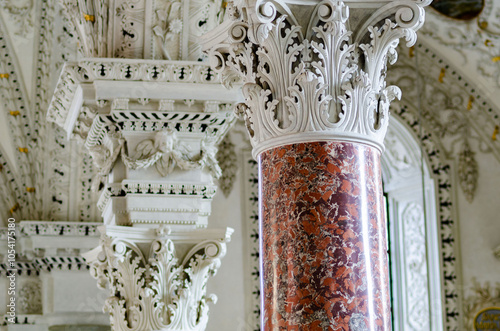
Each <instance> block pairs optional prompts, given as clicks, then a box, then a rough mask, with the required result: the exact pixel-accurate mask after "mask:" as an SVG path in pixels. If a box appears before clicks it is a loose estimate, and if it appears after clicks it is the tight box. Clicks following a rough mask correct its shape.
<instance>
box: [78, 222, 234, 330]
mask: <svg viewBox="0 0 500 331" xmlns="http://www.w3.org/2000/svg"><path fill="white" fill-rule="evenodd" d="M159 230H160V231H157V232H156V235H155V236H154V237H155V238H153V240H151V241H148V242H149V244H148V245H145V241H144V240H145V238H141V239H138V238H139V237H138V235H137V234H134V236H132V237H127V236H125V237H124V236H123V234H122V235H109V234H103V236H102V238H101V246H100V247H98V248H97V249H94V251H95V252H91V253H87V255H86V259H87V261H88V263H89V264H90V271H91V275H92V277H94V278H96V279H97V280H98V287H100V288H102V289H105V288H106V285H108V286H109V289H110V297H108V299H107V300H106V301H105V305H104V310H105V311H107V312H109V313H110V321H111V326H112V328H113V330H123V331H126V330H128V331H131V330H137V331H142V330H192V331H195V330H198V331H202V330H205V328H206V324H207V322H208V310H209V307H208V303H209V302H212V303H216V301H217V297H216V296H215V295H213V294H208V295H207V293H206V284H207V281H208V279H209V278H210V277H211V276H214V275H215V274H216V273H217V270H218V268H219V267H220V264H221V261H220V259H221V258H222V257H224V255H225V254H226V242H227V241H228V240H229V239H228V238H227V235H228V233H226V234H225V236H226V237H224V236H223V237H221V238H219V239H210V240H206V241H202V242H201V243H199V244H196V245H194V246H193V247H192V248H191V249H190V250H189V251H188V252H187V254H186V255H185V256H184V257H183V258H182V259H179V258H178V257H177V256H178V255H177V253H176V247H175V243H174V241H173V240H171V239H169V237H168V236H169V233H168V231H166V232H165V231H161V230H162V228H160V229H159ZM184 240H186V239H185V238H184ZM146 246H147V247H149V248H147V247H146Z"/></svg>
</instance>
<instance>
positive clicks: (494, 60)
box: [491, 56, 500, 63]
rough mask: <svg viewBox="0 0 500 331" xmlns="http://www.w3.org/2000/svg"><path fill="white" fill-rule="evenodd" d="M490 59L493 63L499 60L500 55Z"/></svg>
mask: <svg viewBox="0 0 500 331" xmlns="http://www.w3.org/2000/svg"><path fill="white" fill-rule="evenodd" d="M491 61H493V62H495V63H496V62H498V61H500V56H495V57H494V58H492V59H491Z"/></svg>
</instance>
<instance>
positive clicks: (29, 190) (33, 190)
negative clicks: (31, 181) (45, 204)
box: [26, 187, 36, 193]
mask: <svg viewBox="0 0 500 331" xmlns="http://www.w3.org/2000/svg"><path fill="white" fill-rule="evenodd" d="M26 191H27V192H30V193H33V192H35V191H36V189H35V188H34V187H27V188H26Z"/></svg>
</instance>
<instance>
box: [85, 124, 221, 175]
mask: <svg viewBox="0 0 500 331" xmlns="http://www.w3.org/2000/svg"><path fill="white" fill-rule="evenodd" d="M212 140H213V139H211V138H208V137H207V138H205V139H203V140H202V141H201V149H200V154H199V155H196V156H194V157H192V156H190V154H192V153H190V150H189V149H188V148H187V147H186V146H184V145H183V144H182V143H180V142H179V140H178V139H177V136H176V134H175V132H173V131H171V130H163V131H159V132H158V133H156V135H155V138H154V139H146V140H143V141H142V142H140V143H139V144H138V145H137V147H136V148H135V151H136V153H135V155H134V156H130V155H129V153H130V152H128V151H127V148H126V146H127V145H126V141H125V139H123V138H122V137H121V135H120V134H119V133H115V134H114V135H111V137H106V139H104V141H103V142H102V143H93V142H87V143H86V147H87V148H88V150H89V153H90V155H91V156H92V159H93V161H94V164H95V166H96V168H97V169H99V175H100V176H101V177H104V176H107V175H108V174H109V172H110V171H111V169H112V168H113V165H114V164H115V162H116V160H117V159H118V157H119V156H121V160H122V162H123V163H124V164H125V166H126V167H127V168H129V169H132V170H135V169H146V168H149V167H151V166H153V165H154V166H155V167H156V170H157V171H158V173H159V174H160V175H161V176H163V177H165V176H167V175H168V174H169V173H171V172H172V171H173V170H174V169H175V167H178V168H180V169H183V170H191V169H199V168H205V167H206V168H207V169H208V171H209V172H210V173H211V174H212V175H213V176H214V177H215V178H219V177H220V176H221V174H222V171H221V169H220V167H219V165H218V162H217V159H216V154H217V147H215V141H212Z"/></svg>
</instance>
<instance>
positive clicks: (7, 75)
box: [0, 74, 9, 78]
mask: <svg viewBox="0 0 500 331" xmlns="http://www.w3.org/2000/svg"><path fill="white" fill-rule="evenodd" d="M0 78H9V74H0Z"/></svg>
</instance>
